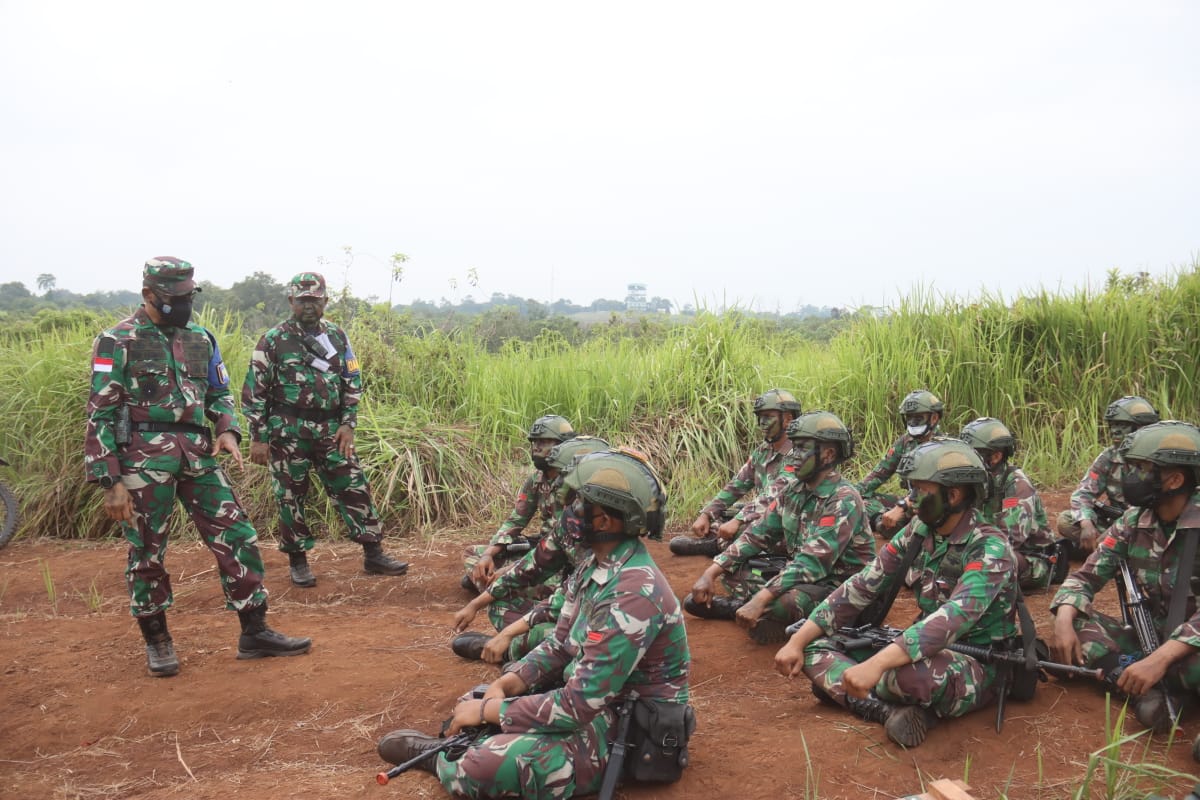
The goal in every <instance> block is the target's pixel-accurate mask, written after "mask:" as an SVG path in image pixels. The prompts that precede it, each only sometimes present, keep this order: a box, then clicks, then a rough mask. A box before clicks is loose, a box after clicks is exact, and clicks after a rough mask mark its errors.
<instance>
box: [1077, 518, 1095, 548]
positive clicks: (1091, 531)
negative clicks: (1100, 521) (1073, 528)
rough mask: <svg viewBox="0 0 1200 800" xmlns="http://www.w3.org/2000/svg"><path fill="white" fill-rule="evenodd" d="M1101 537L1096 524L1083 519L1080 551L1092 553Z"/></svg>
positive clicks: (1081, 521)
mask: <svg viewBox="0 0 1200 800" xmlns="http://www.w3.org/2000/svg"><path fill="white" fill-rule="evenodd" d="M1099 538H1100V535H1099V534H1098V533H1097V532H1096V523H1094V522H1092V521H1091V520H1090V519H1081V520H1080V521H1079V549H1080V550H1082V551H1083V552H1085V553H1091V552H1092V551H1094V550H1095V549H1096V542H1097V541H1098V540H1099Z"/></svg>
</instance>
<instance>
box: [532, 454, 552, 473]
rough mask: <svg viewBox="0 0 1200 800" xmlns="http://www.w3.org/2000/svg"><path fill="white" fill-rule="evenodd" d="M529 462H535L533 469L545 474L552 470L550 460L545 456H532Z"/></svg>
mask: <svg viewBox="0 0 1200 800" xmlns="http://www.w3.org/2000/svg"><path fill="white" fill-rule="evenodd" d="M529 460H530V461H532V462H533V468H534V469H536V470H540V471H541V472H545V471H546V470H548V469H550V460H549V459H547V458H546V457H545V456H530V457H529Z"/></svg>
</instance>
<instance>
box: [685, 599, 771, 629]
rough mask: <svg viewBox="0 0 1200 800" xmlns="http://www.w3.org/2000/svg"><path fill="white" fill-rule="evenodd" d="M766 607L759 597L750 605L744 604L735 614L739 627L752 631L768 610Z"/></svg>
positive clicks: (749, 603) (750, 602) (752, 600)
mask: <svg viewBox="0 0 1200 800" xmlns="http://www.w3.org/2000/svg"><path fill="white" fill-rule="evenodd" d="M693 597H695V595H693ZM765 606H766V604H765V603H763V602H762V601H761V600H759V599H758V596H757V595H755V596H754V597H752V598H750V601H749V602H748V603H743V604H742V605H741V607H740V608H738V610H737V612H736V613H735V614H734V619H735V620H736V621H737V624H738V627H740V628H745V629H746V630H750V629H751V628H753V627H754V626H755V625H757V624H758V620H759V618H760V617H761V616H762V615H763V611H765V610H766V608H765Z"/></svg>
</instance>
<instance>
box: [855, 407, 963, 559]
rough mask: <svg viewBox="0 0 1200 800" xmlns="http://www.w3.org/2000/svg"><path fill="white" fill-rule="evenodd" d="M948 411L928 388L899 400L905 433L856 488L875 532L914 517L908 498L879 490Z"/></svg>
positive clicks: (892, 529) (885, 531)
mask: <svg viewBox="0 0 1200 800" xmlns="http://www.w3.org/2000/svg"><path fill="white" fill-rule="evenodd" d="M945 411H946V405H945V403H943V402H942V400H941V398H939V397H938V396H937V395H935V394H934V393H933V392H929V391H926V390H925V389H917V390H915V391H912V392H909V393H908V394H907V395H906V396H905V398H904V399H903V400H902V401H900V417H901V419H903V420H904V433H902V434H901V435H900V438H899V439H897V440H896V441H895V442H893V443H892V446H891V447H890V448H888V451H887V453H886V454H884V456H883V458H881V459H880V460H879V463H878V464H876V465H875V468H874V469H873V470H871V471H870V472H868V473H867V476H866V477H865V478H863V479H862V480H861V481H859V482H858V484H857V486H856V487H855V488H857V489H858V492H859V494H861V495H862V498H863V502H864V503H866V505H867V517H868V518H869V519H870V521H871V529H872V530H874V531H875V532H876V533H878V534H881V535H889V536H890V535H891V534H892V533H894V532H895V531H896V530H897V529H899V528H900V526H902V525H904V524H905V523H906V522H908V520H910V519H912V517H913V509H912V507H911V506H910V505H909V502H908V500H907V498H905V497H900V498H899V499H897V498H896V497H894V496H893V495H890V494H884V493H880V492H879V491H878V489H879V487H881V486H882V485H883V484H885V483H887V482H888V480H889V479H890V478H891V477H892V476H893V475H895V474H896V468H897V467H898V466H899V465H900V460H901V459H903V458H904V457H905V456H906V455H908V454H909V453H911V452H913V451H914V450H916V449H917V448H918V447H920V446H921V445H922V444H923V443H925V442H928V441H929V440H930V439H932V438H933V437H934V435H935V434H936V433H937V427H938V423H939V422H941V419H942V416H943V414H945Z"/></svg>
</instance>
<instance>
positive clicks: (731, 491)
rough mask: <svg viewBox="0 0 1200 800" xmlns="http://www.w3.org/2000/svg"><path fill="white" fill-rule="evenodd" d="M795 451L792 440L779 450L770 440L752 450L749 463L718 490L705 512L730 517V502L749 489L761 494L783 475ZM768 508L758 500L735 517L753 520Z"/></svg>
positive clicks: (731, 503)
mask: <svg viewBox="0 0 1200 800" xmlns="http://www.w3.org/2000/svg"><path fill="white" fill-rule="evenodd" d="M791 452H792V443H791V441H790V440H788V441H787V442H786V443H785V444H784V447H783V449H782V450H779V451H777V450H775V449H774V448H773V447H772V446H771V444H770V443H769V442H762V443H761V444H759V445H758V447H756V448H754V449H753V450H752V451H750V457H749V458H747V459H746V463H745V464H743V465H742V468H741V469H739V470H738V471H737V473H735V474H734V476H733V477H732V478H730V479H729V482H728V483H726V484H725V486H724V487H723V488H722V489H721V491H719V492H717V496H716V497H714V498H713V499H712V500H710V501H708V505H706V506H705V507H704V508H702V509H700V511H701V513H707V514H708V516H709V519H711V520H714V521H716V520H721V519H723V518H727V514H726V512H727V511H728V509H729V507H730V506H732V505H733V504H734V503H736V502H737V501H738V500H741V499H742V498H743V497H745V496H746V495H747V494H748V493H749V492H757V493H759V494H761V493H762V492H763V491H764V490H765V489H766V488H767V487H768V486H770V485H771V484H772V483H774V482H775V479H776V478H778V477H779V476H780V475H781V473H782V471H783V466H784V464H786V463H787V456H788V454H789V453H791ZM764 510H765V507H764V506H761V505H759V504H758V503H755V502H747V503H745V504H744V505H743V506H742V508H741V510H740V511H738V512H737V514H736V515H735V518H736V519H738V520H739V521H741V522H742V523H743V524H750V523H753V522H755V521H756V520H757V519H758V518H759V517H760V516H762V512H763V511H764Z"/></svg>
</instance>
